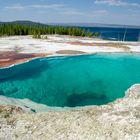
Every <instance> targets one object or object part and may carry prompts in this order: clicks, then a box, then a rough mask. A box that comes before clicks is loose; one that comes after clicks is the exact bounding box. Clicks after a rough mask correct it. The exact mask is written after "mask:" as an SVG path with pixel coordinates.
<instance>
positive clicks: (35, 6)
mask: <svg viewBox="0 0 140 140" xmlns="http://www.w3.org/2000/svg"><path fill="white" fill-rule="evenodd" d="M62 7H64V5H62V4H42V5H41V4H33V5H21V4H15V5H11V6H6V7H5V8H4V9H5V10H15V11H20V10H25V9H59V8H62Z"/></svg>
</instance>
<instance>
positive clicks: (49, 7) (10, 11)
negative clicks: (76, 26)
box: [0, 0, 140, 25]
mask: <svg viewBox="0 0 140 140" xmlns="http://www.w3.org/2000/svg"><path fill="white" fill-rule="evenodd" d="M13 20H32V21H37V22H43V23H51V22H53V23H54V22H55V23H62V22H63V23H64V22H65V23H69V22H71V23H73V22H74V23H110V24H124V25H125V24H126V25H140V0H0V21H13Z"/></svg>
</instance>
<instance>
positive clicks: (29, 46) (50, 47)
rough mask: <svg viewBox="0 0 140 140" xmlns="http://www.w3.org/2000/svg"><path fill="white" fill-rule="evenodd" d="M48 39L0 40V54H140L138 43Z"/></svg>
mask: <svg viewBox="0 0 140 140" xmlns="http://www.w3.org/2000/svg"><path fill="white" fill-rule="evenodd" d="M47 37H48V39H33V38H32V37H31V36H12V37H2V38H0V52H2V51H15V50H16V51H17V52H19V53H49V54H52V55H55V54H56V52H57V51H61V50H73V51H82V52H85V53H95V52H126V51H127V52H140V42H121V41H105V40H99V39H94V38H86V37H70V36H59V35H48V36H47ZM57 55H58V54H57Z"/></svg>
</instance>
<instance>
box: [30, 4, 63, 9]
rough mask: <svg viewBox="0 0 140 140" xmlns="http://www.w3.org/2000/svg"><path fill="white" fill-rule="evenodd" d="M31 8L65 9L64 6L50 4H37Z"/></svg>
mask: <svg viewBox="0 0 140 140" xmlns="http://www.w3.org/2000/svg"><path fill="white" fill-rule="evenodd" d="M30 7H31V8H38V9H42V8H43V9H49V8H53V9H57V8H61V7H64V5H62V4H49V5H40V4H35V5H31V6H30Z"/></svg>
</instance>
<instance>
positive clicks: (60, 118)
mask: <svg viewBox="0 0 140 140" xmlns="http://www.w3.org/2000/svg"><path fill="white" fill-rule="evenodd" d="M9 107H10V110H11V108H12V111H9V112H8V114H9V115H8V116H7V117H4V116H3V115H2V114H3V112H6V110H7V109H6V108H9ZM8 110H9V109H8ZM14 110H17V108H16V107H13V106H1V107H0V139H2V140H7V139H8V140H14V139H18V140H21V139H22V140H46V139H48V140H93V139H96V140H114V139H115V140H131V139H133V140H139V139H140V84H136V85H134V86H132V87H131V88H130V89H128V90H127V92H126V96H125V97H124V98H122V99H118V100H116V101H114V102H112V103H109V104H108V105H103V106H89V107H81V108H74V109H68V108H64V109H59V110H49V111H47V112H38V113H34V112H32V113H31V112H29V111H26V110H25V111H24V108H23V110H22V109H21V108H20V109H19V110H20V111H14ZM21 110H22V111H21ZM13 112H14V113H13Z"/></svg>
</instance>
